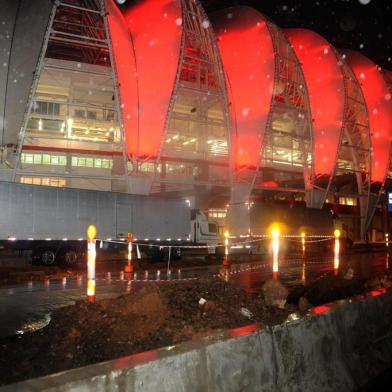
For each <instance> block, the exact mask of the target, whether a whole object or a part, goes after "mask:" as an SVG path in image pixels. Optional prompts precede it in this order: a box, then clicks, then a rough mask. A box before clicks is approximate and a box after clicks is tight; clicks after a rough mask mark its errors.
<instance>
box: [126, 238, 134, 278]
mask: <svg viewBox="0 0 392 392" xmlns="http://www.w3.org/2000/svg"><path fill="white" fill-rule="evenodd" d="M132 241H133V234H132V233H128V264H127V265H126V266H125V268H124V272H126V273H127V274H131V273H132V272H133V263H132Z"/></svg>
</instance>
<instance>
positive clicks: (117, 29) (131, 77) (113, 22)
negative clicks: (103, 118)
mask: <svg viewBox="0 0 392 392" xmlns="http://www.w3.org/2000/svg"><path fill="white" fill-rule="evenodd" d="M106 11H107V13H108V16H107V21H108V25H109V30H110V35H111V38H112V47H113V52H114V63H115V64H114V66H115V67H116V71H117V76H118V80H119V83H120V87H119V91H120V99H121V108H122V110H121V111H122V122H123V124H124V130H125V142H126V149H127V152H128V154H131V153H132V152H135V151H137V138H136V137H135V132H136V130H137V128H138V109H137V106H138V91H137V73H136V63H135V56H134V50H133V46H132V40H131V36H130V34H129V31H128V28H127V26H126V23H125V20H124V18H123V15H122V14H121V12H120V11H119V9H118V8H117V6H116V5H115V2H114V0H106Z"/></svg>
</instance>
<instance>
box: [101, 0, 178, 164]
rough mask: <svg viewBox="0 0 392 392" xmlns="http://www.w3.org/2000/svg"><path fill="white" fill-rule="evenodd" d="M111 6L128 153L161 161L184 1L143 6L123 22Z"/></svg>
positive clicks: (158, 0)
mask: <svg viewBox="0 0 392 392" xmlns="http://www.w3.org/2000/svg"><path fill="white" fill-rule="evenodd" d="M108 4H109V6H110V8H109V7H108V9H111V10H112V12H111V14H112V18H111V20H110V18H109V28H110V32H111V36H112V41H113V43H114V52H115V57H116V69H117V73H118V78H119V83H120V95H121V99H122V103H123V105H124V107H123V120H124V125H125V135H126V140H127V153H128V155H130V156H132V155H136V156H139V157H147V156H150V157H151V156H152V157H156V156H157V154H158V152H159V147H160V144H161V141H162V137H163V133H164V128H165V121H166V117H167V113H168V110H169V105H170V98H171V95H172V92H173V88H174V85H175V79H176V74H177V68H178V61H179V58H180V48H181V36H182V9H181V1H180V0H144V1H137V2H136V3H135V4H132V5H131V6H129V7H128V8H126V9H125V10H124V11H123V16H122V19H121V17H120V16H121V15H120V13H119V11H118V10H117V11H116V12H114V11H113V7H115V6H114V5H113V1H112V0H111V1H109V0H108ZM109 12H110V11H109ZM125 29H127V30H128V32H127V34H126V33H125V32H124V30H125ZM135 90H136V94H135ZM134 97H136V104H135V98H134ZM135 106H136V109H134V108H135ZM128 120H129V121H128Z"/></svg>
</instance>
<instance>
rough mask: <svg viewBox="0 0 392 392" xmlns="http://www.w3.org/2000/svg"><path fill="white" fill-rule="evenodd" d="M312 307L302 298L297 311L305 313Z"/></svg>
mask: <svg viewBox="0 0 392 392" xmlns="http://www.w3.org/2000/svg"><path fill="white" fill-rule="evenodd" d="M312 307H313V305H312V304H311V303H310V302H309V301H308V299H307V298H306V297H304V296H302V297H301V298H300V299H299V301H298V309H299V310H300V311H301V312H305V311H306V310H308V309H310V308H312Z"/></svg>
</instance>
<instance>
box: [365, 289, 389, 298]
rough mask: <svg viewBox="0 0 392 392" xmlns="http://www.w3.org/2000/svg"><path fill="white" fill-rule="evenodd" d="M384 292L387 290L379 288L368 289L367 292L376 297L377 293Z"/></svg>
mask: <svg viewBox="0 0 392 392" xmlns="http://www.w3.org/2000/svg"><path fill="white" fill-rule="evenodd" d="M386 292H387V290H386V289H379V290H372V291H369V294H370V295H371V296H372V297H378V296H379V295H382V294H385V293H386Z"/></svg>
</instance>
